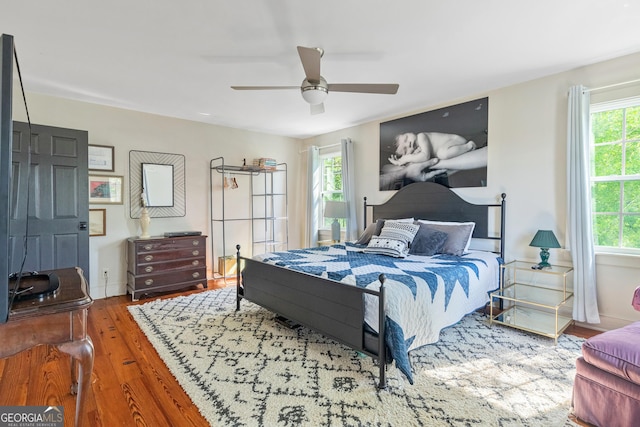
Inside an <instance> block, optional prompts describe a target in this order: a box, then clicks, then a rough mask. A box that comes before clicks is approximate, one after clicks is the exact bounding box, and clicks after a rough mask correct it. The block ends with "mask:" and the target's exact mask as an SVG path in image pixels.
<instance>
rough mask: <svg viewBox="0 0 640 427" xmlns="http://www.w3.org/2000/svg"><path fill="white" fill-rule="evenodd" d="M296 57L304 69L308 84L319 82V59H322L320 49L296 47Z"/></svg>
mask: <svg viewBox="0 0 640 427" xmlns="http://www.w3.org/2000/svg"><path fill="white" fill-rule="evenodd" d="M298 55H300V61H301V62H302V68H304V74H305V75H306V76H307V80H309V82H310V83H318V82H319V81H320V58H322V49H318V48H314V47H302V46H298Z"/></svg>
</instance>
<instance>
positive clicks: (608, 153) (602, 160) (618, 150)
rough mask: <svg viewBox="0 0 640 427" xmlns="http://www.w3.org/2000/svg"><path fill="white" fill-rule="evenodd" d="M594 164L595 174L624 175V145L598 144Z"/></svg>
mask: <svg viewBox="0 0 640 427" xmlns="http://www.w3.org/2000/svg"><path fill="white" fill-rule="evenodd" d="M594 166H595V176H610V175H622V145H621V144H607V145H597V146H596V147H595V155H594Z"/></svg>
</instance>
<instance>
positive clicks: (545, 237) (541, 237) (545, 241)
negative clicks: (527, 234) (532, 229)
mask: <svg viewBox="0 0 640 427" xmlns="http://www.w3.org/2000/svg"><path fill="white" fill-rule="evenodd" d="M529 246H533V247H536V248H540V263H539V264H538V267H540V268H548V267H551V264H549V263H548V262H547V261H549V248H559V247H560V243H559V242H558V239H557V238H556V235H555V234H553V231H551V230H538V232H537V233H536V235H535V236H533V240H532V241H531V243H529Z"/></svg>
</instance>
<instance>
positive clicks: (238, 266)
mask: <svg viewBox="0 0 640 427" xmlns="http://www.w3.org/2000/svg"><path fill="white" fill-rule="evenodd" d="M240 294H241V292H240V245H236V311H240V300H241V299H242V296H241V295H240Z"/></svg>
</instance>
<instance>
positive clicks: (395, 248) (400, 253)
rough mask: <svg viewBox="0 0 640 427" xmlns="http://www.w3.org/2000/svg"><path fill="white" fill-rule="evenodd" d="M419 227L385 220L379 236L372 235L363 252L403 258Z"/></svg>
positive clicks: (408, 223)
mask: <svg viewBox="0 0 640 427" xmlns="http://www.w3.org/2000/svg"><path fill="white" fill-rule="evenodd" d="M419 229H420V226H419V225H416V224H412V223H410V222H400V221H385V223H384V227H382V231H381V232H380V236H372V237H371V241H369V244H368V245H367V247H366V248H364V250H363V252H365V253H370V254H378V255H388V256H392V257H396V258H404V257H406V256H407V254H408V253H409V245H410V244H411V242H412V241H413V238H414V237H415V236H416V233H417V232H418V230H419Z"/></svg>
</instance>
